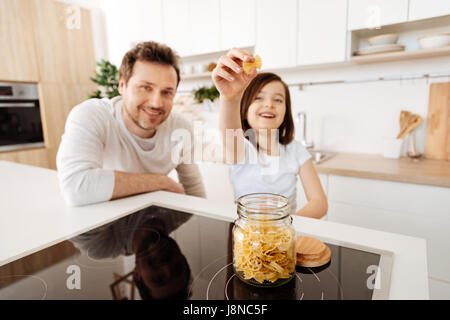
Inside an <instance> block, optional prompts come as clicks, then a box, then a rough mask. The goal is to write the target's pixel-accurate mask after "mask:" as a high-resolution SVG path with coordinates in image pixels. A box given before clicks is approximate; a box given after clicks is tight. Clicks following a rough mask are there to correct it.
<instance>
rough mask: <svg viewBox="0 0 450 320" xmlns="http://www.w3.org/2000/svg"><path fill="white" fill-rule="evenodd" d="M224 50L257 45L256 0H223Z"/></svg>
mask: <svg viewBox="0 0 450 320" xmlns="http://www.w3.org/2000/svg"><path fill="white" fill-rule="evenodd" d="M220 22H221V40H222V45H221V47H222V50H227V49H230V48H243V47H253V46H254V45H255V0H244V1H242V0H221V1H220Z"/></svg>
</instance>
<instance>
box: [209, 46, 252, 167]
mask: <svg viewBox="0 0 450 320" xmlns="http://www.w3.org/2000/svg"><path fill="white" fill-rule="evenodd" d="M253 61H254V57H253V55H252V54H251V53H249V52H247V51H245V50H240V49H231V50H230V51H228V53H227V54H226V55H223V56H221V57H220V58H219V61H218V63H217V66H216V68H215V69H214V70H213V72H212V79H213V81H214V84H215V85H216V88H217V90H218V91H219V93H220V110H219V130H220V133H221V135H222V141H223V145H224V152H225V157H226V162H227V163H236V162H238V161H240V160H242V156H243V154H242V155H241V153H239V155H238V152H237V151H238V144H239V143H243V139H244V134H243V132H242V126H241V115H240V104H241V98H242V95H243V93H244V91H245V88H247V86H248V84H249V83H250V81H251V80H252V79H253V78H254V77H255V76H256V68H255V67H253V68H252V70H251V72H250V74H247V73H245V72H244V70H243V67H242V65H243V63H244V62H253ZM239 150H242V149H240V148H239Z"/></svg>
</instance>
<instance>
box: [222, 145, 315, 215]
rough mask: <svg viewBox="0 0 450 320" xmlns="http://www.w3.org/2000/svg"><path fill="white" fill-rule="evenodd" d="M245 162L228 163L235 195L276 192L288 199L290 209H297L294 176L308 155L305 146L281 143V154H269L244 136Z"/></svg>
mask: <svg viewBox="0 0 450 320" xmlns="http://www.w3.org/2000/svg"><path fill="white" fill-rule="evenodd" d="M245 153H246V156H245V161H244V162H243V163H241V164H234V165H231V166H230V176H231V183H232V185H233V190H234V198H235V200H237V199H238V198H239V197H241V196H243V195H246V194H249V193H275V194H279V195H282V196H285V197H287V198H288V199H289V203H290V205H291V212H292V213H293V212H295V211H296V210H297V179H298V172H299V170H300V167H301V166H302V165H303V164H304V163H305V162H306V161H307V160H309V159H310V158H311V155H310V154H309V152H308V151H307V150H306V148H305V147H304V146H303V145H302V144H301V143H300V142H299V141H295V140H293V141H292V142H290V143H289V144H287V145H285V146H283V145H280V155H279V156H270V155H267V154H266V153H265V152H259V153H258V151H257V149H256V147H255V146H254V145H253V144H252V143H251V142H250V141H249V140H247V139H245Z"/></svg>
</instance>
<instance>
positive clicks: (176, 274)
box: [0, 206, 380, 300]
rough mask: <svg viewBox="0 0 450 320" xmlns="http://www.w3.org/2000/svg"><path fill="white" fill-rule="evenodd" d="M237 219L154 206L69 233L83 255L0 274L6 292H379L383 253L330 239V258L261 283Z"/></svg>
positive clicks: (233, 295)
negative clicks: (236, 268)
mask: <svg viewBox="0 0 450 320" xmlns="http://www.w3.org/2000/svg"><path fill="white" fill-rule="evenodd" d="M232 227H233V223H230V222H226V221H221V220H216V219H212V218H206V217H202V216H197V215H192V214H188V213H185V212H180V211H174V210H170V209H166V208H162V207H156V206H151V207H148V208H146V209H143V210H140V211H138V212H136V213H134V214H131V215H128V216H126V217H124V218H122V219H119V220H117V221H115V222H112V223H110V224H107V225H105V226H102V227H100V228H97V229H94V230H91V231H89V232H86V233H84V234H81V235H79V236H77V237H75V238H73V239H71V242H72V243H73V244H74V245H75V246H76V247H77V248H78V249H80V251H81V254H79V255H76V256H72V257H69V258H67V259H65V260H64V261H61V262H59V263H55V264H53V265H51V266H49V267H48V268H46V269H45V270H43V271H40V272H37V273H33V274H29V275H25V276H24V275H22V277H21V279H18V280H20V281H14V282H12V283H11V277H12V276H14V275H9V279H8V284H7V282H6V280H7V276H3V277H2V276H0V299H18V298H19V299H199V300H204V299H220V300H222V299H227V300H241V299H245V300H277V299H283V300H287V299H300V300H302V299H303V300H307V299H318V300H320V299H333V300H336V299H372V298H373V292H374V285H373V284H374V281H373V280H374V277H373V274H372V271H373V270H374V268H376V267H377V266H378V265H379V263H380V255H379V254H376V253H372V252H366V251H362V250H356V249H351V248H347V247H343V246H338V245H334V244H330V243H327V245H328V246H329V247H330V249H331V251H332V256H331V261H330V263H328V264H327V265H325V266H323V267H320V268H303V267H297V269H296V275H295V277H294V279H293V280H292V281H290V282H289V283H287V284H285V285H282V286H280V287H276V288H260V287H254V286H251V285H248V284H246V283H244V282H242V281H241V280H239V278H238V277H237V276H235V274H234V272H233V267H232V252H231V248H232V246H231V230H232ZM42 253H43V254H44V255H45V250H43V251H42ZM2 281H3V284H2ZM30 288H31V289H30Z"/></svg>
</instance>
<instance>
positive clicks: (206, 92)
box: [192, 85, 219, 103]
mask: <svg viewBox="0 0 450 320" xmlns="http://www.w3.org/2000/svg"><path fill="white" fill-rule="evenodd" d="M192 93H193V94H194V100H195V101H197V102H198V103H202V102H203V100H205V99H209V100H211V101H214V100H216V99H217V98H218V97H219V91H218V90H217V88H216V86H215V85H212V86H211V87H209V88H208V87H206V86H203V87H200V88H198V89H196V90H193V91H192Z"/></svg>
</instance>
